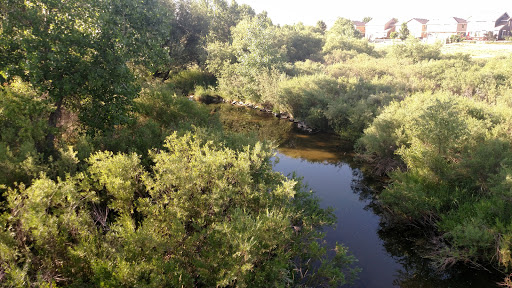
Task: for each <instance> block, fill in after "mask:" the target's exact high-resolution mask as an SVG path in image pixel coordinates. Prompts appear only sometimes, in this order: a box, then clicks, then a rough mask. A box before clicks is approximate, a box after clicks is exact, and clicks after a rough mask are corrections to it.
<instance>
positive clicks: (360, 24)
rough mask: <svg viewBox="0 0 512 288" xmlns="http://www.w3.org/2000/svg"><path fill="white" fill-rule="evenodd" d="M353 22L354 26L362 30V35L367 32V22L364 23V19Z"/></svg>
mask: <svg viewBox="0 0 512 288" xmlns="http://www.w3.org/2000/svg"><path fill="white" fill-rule="evenodd" d="M352 23H353V24H354V27H355V28H356V30H358V31H359V32H361V35H364V34H365V32H366V29H365V28H366V23H364V22H363V21H352Z"/></svg>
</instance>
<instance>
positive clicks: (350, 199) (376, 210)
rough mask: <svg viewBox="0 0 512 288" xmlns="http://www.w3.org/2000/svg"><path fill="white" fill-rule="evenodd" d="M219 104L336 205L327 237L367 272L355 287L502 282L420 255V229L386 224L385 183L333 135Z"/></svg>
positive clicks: (235, 124)
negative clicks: (381, 198)
mask: <svg viewBox="0 0 512 288" xmlns="http://www.w3.org/2000/svg"><path fill="white" fill-rule="evenodd" d="M215 109H216V111H217V112H218V113H219V116H220V119H221V120H222V122H223V125H224V127H225V128H226V129H229V130H231V131H236V132H241V133H248V134H252V135H257V136H258V137H260V139H262V140H272V141H273V142H274V143H276V144H277V145H278V146H279V147H278V150H277V155H276V156H277V158H279V161H278V163H277V164H276V165H275V167H274V169H275V170H276V171H280V172H282V173H283V174H285V175H289V174H291V173H292V172H295V173H296V174H297V175H298V176H301V177H303V178H304V181H305V182H306V183H307V184H308V186H309V187H310V188H311V189H312V190H314V191H315V192H316V194H317V195H318V196H319V197H320V199H321V205H322V206H323V207H327V206H330V207H333V208H334V210H335V211H334V212H335V214H336V217H337V219H338V225H337V227H336V229H333V230H329V231H326V240H327V242H328V243H329V244H330V245H334V244H335V243H336V242H340V243H344V244H345V245H346V246H348V247H349V249H350V251H351V252H352V253H353V254H354V255H355V256H356V257H357V258H358V260H359V263H358V266H359V267H361V268H362V269H363V271H362V272H361V273H360V274H359V276H360V277H359V280H358V281H357V282H356V283H355V285H354V287H407V288H409V287H411V288H412V287H415V288H417V287H429V288H430V287H455V288H457V287H461V288H462V287H498V285H496V284H495V283H496V282H498V281H500V280H501V278H500V275H493V274H490V273H487V272H485V271H477V270H472V269H468V268H466V267H454V268H453V269H451V270H449V271H447V272H445V273H439V272H438V271H437V270H436V269H435V268H434V267H432V264H431V262H430V261H429V260H428V259H426V258H423V257H421V256H420V255H421V254H422V253H421V252H422V251H421V249H423V248H425V247H426V246H427V245H426V243H425V242H424V241H425V240H423V239H425V237H421V235H419V234H421V233H422V231H414V230H411V229H405V230H404V229H402V230H398V229H396V228H393V227H390V226H388V225H386V222H385V221H383V220H382V219H383V218H382V217H381V216H380V215H382V211H381V207H380V206H379V205H378V202H377V201H376V197H375V195H376V194H377V193H376V192H377V191H381V189H382V188H383V185H384V184H383V182H382V181H379V180H381V179H372V178H370V177H368V176H366V175H370V174H369V173H365V172H366V170H365V169H366V167H364V166H363V165H362V164H361V163H358V162H356V161H354V157H353V156H354V155H353V154H352V153H351V152H347V151H350V149H348V147H347V144H346V143H342V142H341V141H340V140H339V139H338V138H336V137H335V136H333V135H328V134H316V135H305V134H301V133H298V131H297V130H295V129H294V127H293V124H292V123H290V122H288V121H285V120H279V119H277V118H275V117H272V116H271V115H268V114H265V113H261V112H257V111H254V110H251V109H247V108H244V107H233V106H230V105H221V106H217V107H216V108H215ZM422 241H423V242H422ZM418 252H419V253H418Z"/></svg>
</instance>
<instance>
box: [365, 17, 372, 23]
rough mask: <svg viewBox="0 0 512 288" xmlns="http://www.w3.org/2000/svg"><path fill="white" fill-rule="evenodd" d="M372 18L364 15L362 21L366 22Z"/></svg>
mask: <svg viewBox="0 0 512 288" xmlns="http://www.w3.org/2000/svg"><path fill="white" fill-rule="evenodd" d="M372 19H373V18H372V17H370V16H366V17H364V18H363V22H364V23H368V22H370V21H371V20H372Z"/></svg>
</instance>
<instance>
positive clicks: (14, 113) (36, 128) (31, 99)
mask: <svg viewBox="0 0 512 288" xmlns="http://www.w3.org/2000/svg"><path fill="white" fill-rule="evenodd" d="M51 111H52V107H51V106H50V105H48V104H47V103H46V102H45V101H44V100H43V99H41V98H40V97H37V94H36V92H35V91H34V90H33V89H32V88H31V87H30V86H29V85H27V84H25V83H20V82H14V83H12V84H11V85H9V86H6V87H1V88H0V131H2V132H1V133H0V170H1V171H2V172H1V173H0V185H2V184H4V185H10V184H12V183H14V182H24V183H29V182H30V180H31V179H32V178H34V177H37V176H38V174H39V173H40V172H42V171H46V170H47V169H48V165H47V164H44V159H43V158H44V157H43V154H42V152H43V148H44V142H45V137H46V135H47V133H48V131H49V130H50V128H49V127H48V120H47V119H48V115H49V114H50V112H51Z"/></svg>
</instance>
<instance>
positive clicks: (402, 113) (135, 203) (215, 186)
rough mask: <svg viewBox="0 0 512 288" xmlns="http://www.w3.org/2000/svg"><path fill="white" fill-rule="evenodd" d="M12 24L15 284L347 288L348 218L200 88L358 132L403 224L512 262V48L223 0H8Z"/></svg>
mask: <svg viewBox="0 0 512 288" xmlns="http://www.w3.org/2000/svg"><path fill="white" fill-rule="evenodd" d="M0 19H1V24H0V31H1V34H0V81H1V82H2V83H1V84H2V86H1V87H0V131H1V133H0V170H1V171H2V173H0V187H1V188H0V189H2V190H1V191H3V192H5V193H4V194H3V196H2V198H1V201H2V202H1V205H0V212H1V213H2V216H1V217H0V223H1V225H2V226H1V227H2V229H1V231H0V282H2V283H8V285H11V286H55V285H58V286H91V285H93V286H109V287H114V286H115V287H117V286H158V287H161V286H248V285H250V286H319V285H339V284H343V283H346V282H347V281H348V280H349V279H350V278H351V277H350V275H352V274H353V272H355V271H354V270H351V269H349V268H348V267H349V264H350V263H352V262H353V260H354V259H353V258H352V257H350V256H349V255H348V254H347V250H346V248H344V247H343V246H338V247H336V248H335V252H336V253H327V251H326V248H325V247H323V246H322V245H320V243H321V236H322V235H321V233H319V232H318V231H319V230H318V229H319V228H320V227H321V226H322V225H324V224H325V225H329V224H332V223H333V222H334V219H332V214H331V213H330V212H329V211H328V210H327V211H326V210H322V209H320V208H319V206H318V200H316V199H315V198H314V197H313V196H312V195H311V193H309V192H306V191H305V190H304V188H303V187H302V186H301V184H300V181H296V180H287V179H285V178H284V177H283V176H282V175H279V174H276V173H274V172H272V171H271V163H270V162H269V157H270V155H271V153H270V152H269V151H270V150H269V149H270V148H269V147H266V145H265V144H261V143H259V144H258V143H256V141H255V140H253V139H252V138H251V137H246V136H240V135H237V134H231V133H228V132H225V131H223V130H222V127H221V121H220V120H219V119H218V118H217V116H216V115H215V113H213V112H214V111H212V109H210V108H208V107H206V106H202V105H199V104H197V103H195V102H192V101H189V100H188V99H187V98H185V97H182V96H189V95H192V94H193V95H195V98H196V100H202V101H205V102H209V101H213V100H218V99H219V98H218V97H220V96H221V97H223V98H224V99H230V100H240V101H243V102H251V103H253V104H258V105H261V106H264V107H266V108H267V109H272V110H273V111H274V112H287V113H289V114H290V115H292V116H293V117H294V118H295V119H297V120H302V121H305V122H307V124H308V125H310V126H312V127H315V128H318V129H322V130H325V131H330V132H334V133H336V134H338V135H340V136H341V137H342V138H343V140H350V141H352V142H353V143H356V147H357V149H358V151H359V153H360V155H361V159H365V160H368V161H370V162H371V163H373V164H374V166H375V168H376V169H375V172H376V173H379V174H387V175H388V176H390V184H389V185H388V187H387V188H386V189H385V190H384V191H383V192H382V194H381V195H380V196H379V198H380V201H381V203H382V205H384V206H385V208H386V209H385V210H386V211H389V213H388V215H387V216H389V217H390V219H391V221H388V223H398V224H403V223H406V224H411V223H413V224H414V225H416V226H421V227H423V228H424V229H428V230H429V231H430V232H432V233H429V234H428V235H434V236H435V238H436V239H434V240H435V241H431V243H436V244H437V245H434V247H432V250H431V252H432V253H431V254H430V255H429V256H430V257H433V258H434V259H436V260H438V261H439V267H441V268H443V267H447V266H449V265H450V264H453V263H456V262H462V263H470V262H471V263H473V264H476V265H489V264H492V265H495V266H496V267H497V268H498V269H500V270H501V271H507V269H510V268H512V264H511V263H512V260H511V256H510V255H511V249H512V248H511V247H512V223H511V219H512V215H510V211H512V209H511V208H512V207H510V205H509V204H510V191H511V183H510V178H511V177H512V176H511V173H512V172H511V171H512V170H511V168H510V165H511V163H510V162H511V159H512V158H511V153H512V150H511V147H510V143H511V140H512V139H511V132H510V131H512V126H511V125H512V123H511V120H510V119H512V115H511V114H512V112H511V109H512V80H511V79H512V66H511V64H510V63H512V61H511V60H512V58H511V57H510V56H508V57H501V58H494V59H488V60H478V59H472V58H471V57H469V56H468V55H464V54H455V55H443V54H442V53H441V44H435V45H428V44H425V43H422V42H420V41H419V40H416V39H413V38H411V37H408V34H409V31H408V28H407V25H405V24H404V25H403V27H401V29H400V31H399V33H396V35H393V36H396V37H400V38H402V40H403V41H402V42H399V43H395V44H394V45H392V46H390V47H389V48H388V49H380V50H378V49H375V47H374V46H373V45H372V44H371V43H369V42H368V41H367V40H364V39H361V38H362V35H361V33H360V32H359V31H357V30H356V29H355V28H354V25H352V22H351V21H349V20H348V19H343V18H340V19H338V20H337V21H336V22H335V23H334V25H333V26H332V27H330V28H329V29H327V27H326V25H325V23H323V22H321V21H320V22H319V23H318V24H317V25H316V26H306V25H304V24H302V23H299V24H296V25H285V26H283V27H281V26H276V25H273V23H272V21H271V19H270V18H268V16H267V14H266V13H261V14H256V13H255V12H254V10H253V9H252V8H251V7H250V6H248V5H238V4H237V3H236V2H234V1H233V2H232V3H231V4H229V3H227V2H226V1H224V0H219V1H161V0H144V1H132V0H126V1H121V2H120V1H89V2H87V3H85V2H84V1H77V0H70V1H64V2H62V1H49V0H43V1H24V2H19V1H7V2H6V5H2V6H0ZM491 36H492V35H491ZM458 40H459V39H458V38H453V39H452V41H458ZM212 99H213V100H212ZM224 122H227V121H224ZM288 128H289V127H280V126H278V125H276V127H275V131H277V132H276V133H278V131H280V130H281V129H288ZM235 130H236V129H235ZM241 130H243V129H241ZM169 135H171V136H169ZM164 143H165V144H164ZM431 240H432V239H431ZM328 254H329V255H331V256H332V255H335V256H334V257H333V258H332V257H331V258H329V257H327V255H328ZM310 259H311V260H310ZM306 271H307V272H306ZM311 271H314V273H311Z"/></svg>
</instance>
